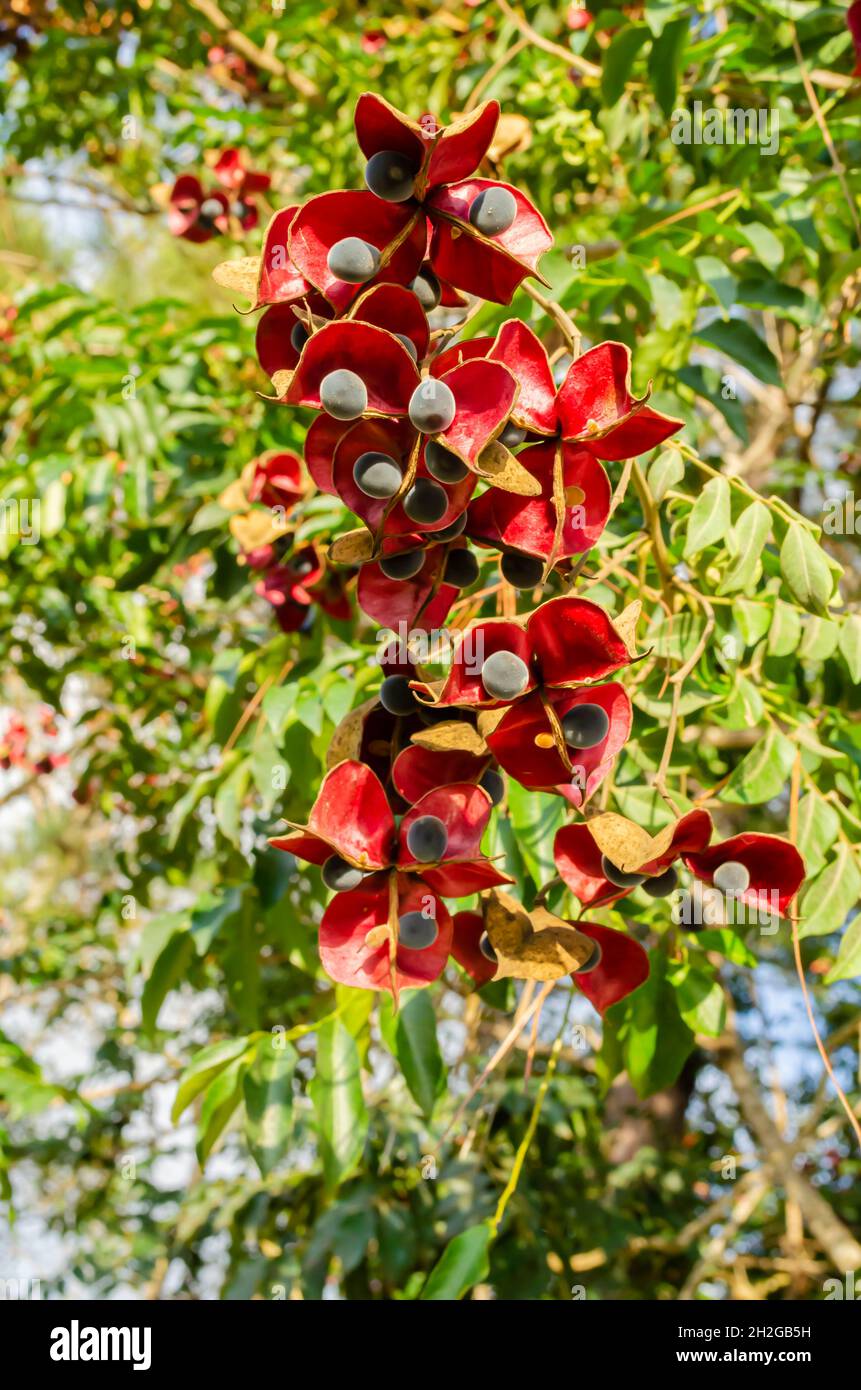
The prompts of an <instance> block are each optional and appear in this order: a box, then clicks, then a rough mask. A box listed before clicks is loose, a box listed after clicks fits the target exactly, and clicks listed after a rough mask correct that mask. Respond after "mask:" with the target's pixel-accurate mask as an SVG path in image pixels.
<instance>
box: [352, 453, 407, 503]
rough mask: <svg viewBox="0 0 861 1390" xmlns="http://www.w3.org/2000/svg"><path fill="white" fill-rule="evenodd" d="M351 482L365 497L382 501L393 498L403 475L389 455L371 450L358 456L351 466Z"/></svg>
mask: <svg viewBox="0 0 861 1390" xmlns="http://www.w3.org/2000/svg"><path fill="white" fill-rule="evenodd" d="M353 481H354V482H355V484H356V486H357V487H358V488H360V489H361V491H362V492H363V493H364V494H365V496H366V497H376V498H378V499H379V500H381V501H382V500H385V499H386V498H388V497H394V495H395V493H396V492H397V490H398V488H399V487H400V485H401V483H402V482H403V474H402V473H401V470H400V469H399V468H398V465H397V464H396V463H395V461H394V459H393V458H392V457H391V456H390V455H389V454H380V453H377V452H376V451H375V450H373V449H371V450H369V451H368V453H366V454H360V455H359V457H358V458H357V459H356V462H355V463H354V464H353Z"/></svg>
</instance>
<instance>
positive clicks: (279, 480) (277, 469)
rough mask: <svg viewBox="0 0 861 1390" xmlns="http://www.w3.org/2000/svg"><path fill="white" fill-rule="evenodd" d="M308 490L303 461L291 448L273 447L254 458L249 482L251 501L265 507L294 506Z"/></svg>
mask: <svg viewBox="0 0 861 1390" xmlns="http://www.w3.org/2000/svg"><path fill="white" fill-rule="evenodd" d="M304 492H305V485H304V483H303V480H302V462H301V460H300V458H299V456H298V454H294V453H291V452H290V450H289V449H270V450H268V451H267V452H266V453H265V454H261V455H260V457H259V458H258V459H255V460H254V471H253V473H252V474H251V478H250V480H249V485H248V500H249V502H262V503H263V506H264V507H284V508H289V507H292V506H293V505H294V504H295V503H296V502H298V501H300V499H301V498H302V496H303V495H304Z"/></svg>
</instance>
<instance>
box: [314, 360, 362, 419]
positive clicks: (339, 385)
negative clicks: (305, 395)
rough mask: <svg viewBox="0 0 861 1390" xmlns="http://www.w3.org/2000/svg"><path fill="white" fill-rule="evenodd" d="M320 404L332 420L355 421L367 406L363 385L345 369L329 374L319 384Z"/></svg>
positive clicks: (357, 377)
mask: <svg viewBox="0 0 861 1390" xmlns="http://www.w3.org/2000/svg"><path fill="white" fill-rule="evenodd" d="M320 404H321V405H322V407H323V409H324V410H325V412H326V414H327V415H331V416H332V418H333V420H356V419H358V417H359V416H360V415H361V414H362V412H363V411H364V410H366V409H367V405H368V392H367V389H366V387H365V383H364V382H363V381H362V378H361V377H360V376H357V375H356V373H355V372H350V371H347V369H346V368H345V367H340V368H339V369H338V370H337V371H335V372H329V374H328V375H327V376H324V377H323V380H322V381H321V382H320Z"/></svg>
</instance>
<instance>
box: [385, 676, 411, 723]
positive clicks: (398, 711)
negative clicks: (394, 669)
mask: <svg viewBox="0 0 861 1390" xmlns="http://www.w3.org/2000/svg"><path fill="white" fill-rule="evenodd" d="M380 704H381V705H382V707H383V709H384V710H385V711H386V713H387V714H395V715H400V716H401V718H406V716H407V715H410V714H415V712H416V709H417V708H418V701H417V700H416V697H415V692H414V691H412V690H410V678H409V676H386V679H385V680H384V681H383V683H382V685H381V686H380Z"/></svg>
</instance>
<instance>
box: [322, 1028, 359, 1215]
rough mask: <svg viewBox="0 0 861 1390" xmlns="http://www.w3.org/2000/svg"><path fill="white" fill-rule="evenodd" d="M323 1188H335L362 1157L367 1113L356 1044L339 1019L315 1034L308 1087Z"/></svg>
mask: <svg viewBox="0 0 861 1390" xmlns="http://www.w3.org/2000/svg"><path fill="white" fill-rule="evenodd" d="M308 1089H309V1093H310V1096H311V1100H312V1102H313V1105H314V1110H315V1112H316V1116H317V1134H318V1137H319V1142H320V1152H321V1156H322V1160H323V1175H324V1178H325V1180H326V1186H327V1187H328V1188H330V1189H332V1188H336V1187H338V1186H339V1184H340V1183H342V1182H343V1181H344V1179H345V1178H346V1177H348V1176H349V1174H350V1173H351V1172H352V1171H353V1169H354V1168H355V1167H356V1165H357V1164H358V1162H359V1159H360V1158H361V1157H362V1152H363V1150H364V1147H365V1136H366V1135H367V1132H368V1112H367V1110H366V1108H365V1099H364V1096H363V1094H362V1074H361V1067H360V1063H359V1051H358V1048H357V1046H356V1041H355V1039H354V1038H353V1037H351V1036H350V1034H349V1032H348V1031H347V1029H346V1028H345V1027H344V1025H343V1023H341V1021H340V1019H337V1018H336V1019H332V1020H331V1021H330V1022H329V1023H327V1024H326V1025H325V1026H324V1027H321V1028H320V1029H319V1031H318V1034H317V1069H316V1073H315V1075H314V1079H313V1081H312V1082H311V1084H310V1086H309V1088H308Z"/></svg>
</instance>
